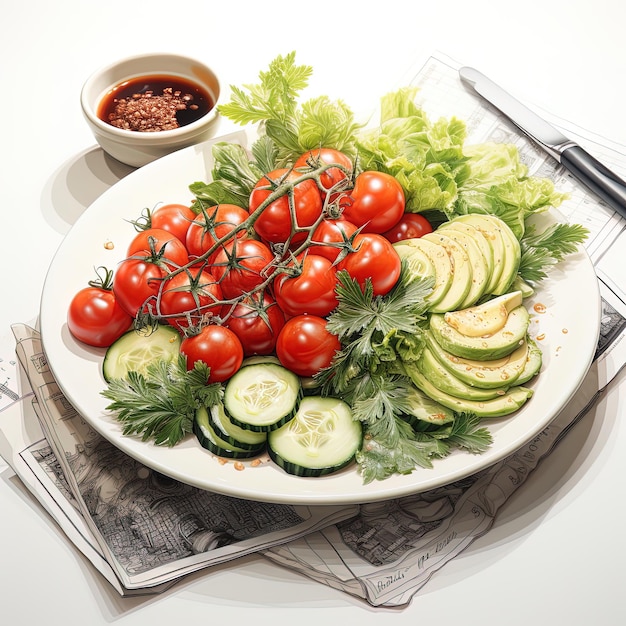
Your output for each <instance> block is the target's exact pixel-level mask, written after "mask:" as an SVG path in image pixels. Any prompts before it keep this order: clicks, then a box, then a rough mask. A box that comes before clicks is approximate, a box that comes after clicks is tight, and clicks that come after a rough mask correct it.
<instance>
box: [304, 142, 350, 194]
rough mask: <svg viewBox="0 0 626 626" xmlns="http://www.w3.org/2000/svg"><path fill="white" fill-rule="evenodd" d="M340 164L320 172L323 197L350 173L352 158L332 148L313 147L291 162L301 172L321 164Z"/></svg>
mask: <svg viewBox="0 0 626 626" xmlns="http://www.w3.org/2000/svg"><path fill="white" fill-rule="evenodd" d="M331 164H336V165H341V166H343V167H344V168H345V170H346V171H347V173H346V171H344V170H343V169H341V168H340V167H329V168H328V169H327V170H325V171H324V172H323V173H322V174H320V177H319V178H320V184H321V185H322V187H323V188H324V190H323V191H322V194H323V197H325V196H326V192H328V191H331V190H333V189H334V188H335V187H336V185H338V184H339V183H340V182H341V181H342V180H345V179H346V178H347V177H348V176H350V175H351V173H352V160H351V159H350V157H349V156H348V155H347V154H344V153H343V152H340V151H339V150H335V149H334V148H315V149H314V150H309V151H308V152H305V153H304V154H303V155H301V156H300V157H299V158H298V159H297V160H296V162H295V163H294V164H293V167H294V169H300V170H301V173H304V172H306V171H307V170H308V169H309V168H312V169H317V168H318V167H321V166H322V165H331Z"/></svg>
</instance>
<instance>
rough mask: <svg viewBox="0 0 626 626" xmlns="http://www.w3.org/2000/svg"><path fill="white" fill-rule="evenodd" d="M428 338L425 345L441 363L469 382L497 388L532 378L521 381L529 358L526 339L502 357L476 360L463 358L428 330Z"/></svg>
mask: <svg viewBox="0 0 626 626" xmlns="http://www.w3.org/2000/svg"><path fill="white" fill-rule="evenodd" d="M425 338H426V345H427V346H428V347H429V349H430V351H431V353H432V354H433V356H434V357H435V358H436V359H437V360H438V361H439V363H441V365H442V366H443V367H445V368H446V369H448V370H449V371H450V372H451V373H452V374H453V375H454V376H455V377H456V378H458V379H459V380H461V381H463V382H464V383H465V384H466V385H470V386H472V387H480V388H481V389H494V388H495V389H497V388H502V387H511V386H512V385H516V384H522V382H527V380H530V379H529V378H528V379H526V380H524V381H520V380H519V379H520V376H521V374H522V372H523V371H524V368H525V367H526V366H527V361H528V360H529V358H530V357H529V346H528V341H524V342H523V343H522V345H521V346H520V347H519V348H517V349H516V350H513V352H511V354H509V355H507V356H504V357H502V358H501V359H492V360H490V361H476V360H473V359H463V358H461V357H458V356H455V355H454V354H451V353H450V352H448V351H447V350H444V349H443V348H442V347H441V346H440V345H439V344H438V343H437V342H436V341H435V339H433V336H432V334H431V333H429V332H427V333H426V334H425Z"/></svg>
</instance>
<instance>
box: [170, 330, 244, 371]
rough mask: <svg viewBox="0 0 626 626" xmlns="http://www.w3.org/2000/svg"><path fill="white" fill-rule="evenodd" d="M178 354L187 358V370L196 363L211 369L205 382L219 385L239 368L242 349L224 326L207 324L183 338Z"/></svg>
mask: <svg viewBox="0 0 626 626" xmlns="http://www.w3.org/2000/svg"><path fill="white" fill-rule="evenodd" d="M180 352H181V354H184V355H185V356H186V357H187V369H188V370H191V369H193V367H194V364H195V363H196V362H197V361H202V362H203V363H206V364H207V365H208V366H209V367H210V368H211V373H210V375H209V379H208V381H207V382H209V383H221V382H224V381H225V380H227V379H229V378H230V377H231V376H232V375H233V374H234V373H235V372H237V370H238V369H239V368H240V367H241V362H242V361H243V347H242V345H241V341H239V339H238V338H237V335H235V333H234V332H233V331H232V330H229V329H228V328H225V327H224V326H217V325H216V324H209V325H208V326H204V327H203V328H202V329H201V330H200V332H199V333H197V334H195V335H189V336H188V337H185V338H184V339H183V340H182V342H181V344H180Z"/></svg>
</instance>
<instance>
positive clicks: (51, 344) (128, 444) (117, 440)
mask: <svg viewBox="0 0 626 626" xmlns="http://www.w3.org/2000/svg"><path fill="white" fill-rule="evenodd" d="M218 141H237V142H240V143H242V144H243V145H246V144H247V143H248V141H249V134H248V133H247V132H246V131H245V130H244V131H236V132H233V133H229V134H226V135H220V136H217V137H214V138H213V139H210V140H208V141H205V142H202V143H201V144H197V145H195V146H191V147H189V148H184V149H182V150H179V151H177V152H175V153H173V154H170V155H168V156H165V157H162V158H161V159H158V160H157V161H154V162H152V163H150V164H148V165H146V166H144V167H142V168H140V169H138V170H136V171H134V172H131V173H130V174H128V175H127V176H126V177H124V178H123V179H121V180H120V181H118V182H117V183H115V184H114V185H113V186H111V187H110V188H109V189H108V190H106V191H105V192H104V193H103V194H102V195H101V196H99V197H98V198H97V199H96V200H95V201H94V202H92V203H91V204H90V205H89V206H88V207H87V208H86V209H85V211H84V212H83V214H82V215H81V216H80V217H79V218H78V219H77V220H76V222H75V223H74V225H73V226H72V228H71V229H70V230H69V231H68V233H67V234H66V235H65V237H64V238H63V240H62V242H61V244H60V245H59V246H58V248H57V251H56V252H55V254H54V256H53V258H52V261H51V263H50V266H49V268H48V271H47V273H46V277H45V281H44V286H43V290H42V295H41V299H40V320H39V321H40V329H41V338H42V346H43V349H44V352H45V353H46V358H47V361H48V366H49V367H50V369H51V371H52V373H53V376H54V377H55V380H56V382H57V384H58V385H59V388H60V389H61V391H62V392H63V393H64V395H65V396H66V399H67V400H68V402H70V404H72V406H73V407H74V408H75V409H76V410H77V412H78V413H79V414H81V415H83V417H84V419H85V420H86V421H87V422H88V423H89V424H90V425H91V426H92V427H93V428H94V429H95V430H96V431H97V432H99V433H100V435H102V436H103V437H105V438H106V439H108V440H109V441H111V443H113V445H116V446H117V447H118V448H120V449H121V450H123V451H124V452H125V453H127V454H129V455H130V456H132V457H133V458H135V459H136V460H137V461H139V462H141V463H143V464H145V465H146V466H148V467H151V468H152V469H154V470H156V471H159V472H161V473H164V474H166V475H168V476H170V477H172V478H174V479H176V480H179V481H181V482H184V483H186V484H190V485H192V486H195V487H198V488H201V489H205V490H209V491H215V492H218V493H222V494H225V495H229V496H233V497H239V498H245V499H253V500H262V501H265V502H275V503H281V504H285V503H288V504H294V505H299V504H303V505H333V504H342V505H343V504H358V503H363V502H374V501H382V500H389V499H394V498H397V497H402V496H405V495H409V494H415V493H419V492H424V491H428V490H431V489H434V488H437V487H441V486H444V485H447V484H450V483H452V482H455V481H457V480H460V479H462V478H466V477H467V476H470V475H472V474H475V473H477V472H479V471H481V470H483V469H485V468H486V467H489V466H491V465H493V464H495V463H497V462H499V461H501V460H502V459H504V458H506V457H508V456H509V455H510V454H512V453H514V452H515V451H516V450H518V449H519V448H521V447H522V446H523V445H524V444H525V443H527V442H528V441H530V440H531V439H532V438H533V437H534V436H536V435H537V434H538V433H539V432H541V430H543V429H544V428H545V427H546V426H547V425H548V424H549V423H550V422H551V421H552V420H553V419H554V418H555V417H556V415H558V413H559V412H560V411H561V410H562V409H563V407H564V406H566V404H567V403H568V402H569V400H570V399H571V398H572V397H573V395H574V394H575V393H576V391H577V390H578V388H579V387H580V385H581V384H582V382H583V380H584V378H585V376H586V374H587V372H588V370H589V368H590V367H591V364H592V363H593V356H594V353H595V346H596V345H597V339H598V335H599V332H600V316H601V296H600V291H599V285H598V284H597V282H596V284H595V290H594V294H589V296H590V300H593V302H595V313H594V314H595V316H596V320H595V326H596V333H595V338H594V342H593V343H592V341H591V333H590V334H589V335H590V339H589V344H588V346H587V348H588V350H587V354H586V356H587V358H586V359H585V361H584V365H582V366H581V367H579V368H577V370H576V372H577V375H576V376H575V377H574V379H572V380H571V381H570V387H569V391H568V393H567V394H566V395H563V396H562V397H561V399H560V402H559V407H558V408H554V407H553V409H552V410H551V411H549V412H548V413H549V417H548V418H544V419H542V420H539V421H538V423H537V425H536V426H535V427H534V428H532V429H530V430H529V431H528V432H527V434H526V435H525V436H523V437H517V438H516V439H515V440H512V441H510V442H509V443H508V444H507V445H506V446H503V447H500V448H499V450H498V452H497V453H496V452H494V451H493V450H492V449H489V450H488V451H487V452H485V453H484V454H482V455H469V454H468V453H466V452H463V451H453V452H452V455H451V456H455V457H457V456H459V455H463V456H464V458H466V459H467V460H468V463H467V466H468V468H469V469H467V471H466V470H465V469H462V468H461V469H459V468H457V469H451V470H450V471H449V472H448V473H447V474H445V478H443V477H440V476H441V474H437V473H434V472H433V470H429V469H422V468H416V470H414V472H413V473H412V474H409V475H408V476H409V477H413V476H415V474H416V473H417V474H419V475H420V476H421V477H423V476H424V473H428V472H431V474H430V476H431V479H430V480H429V479H428V478H425V479H424V478H422V479H421V480H420V479H417V480H411V479H410V478H406V479H405V480H402V479H400V480H399V481H398V480H395V481H392V480H390V479H387V480H386V481H377V482H374V483H369V484H368V485H364V484H362V487H363V490H362V492H361V493H359V492H358V491H357V492H354V491H352V492H350V493H332V492H331V493H328V492H322V491H320V492H318V488H316V489H315V490H313V491H309V490H307V489H305V485H306V484H312V483H311V482H310V481H315V484H317V485H319V486H321V485H324V484H326V485H328V484H329V483H330V484H332V485H335V484H336V483H337V479H338V478H339V479H340V478H341V477H342V476H344V475H345V474H346V473H347V472H353V473H355V474H356V473H357V472H356V469H355V467H354V465H352V466H350V468H346V469H345V470H342V471H340V472H338V473H337V474H332V475H330V476H327V477H320V478H312V479H304V478H302V477H289V476H287V480H286V481H285V480H283V482H286V483H287V484H290V483H291V482H293V481H294V480H297V481H298V482H297V483H296V484H299V485H301V487H302V490H303V491H302V492H294V491H290V492H289V493H284V492H280V491H276V490H275V489H274V490H273V489H271V488H270V487H269V486H268V487H267V488H266V490H265V491H264V492H263V493H258V492H257V491H254V492H252V491H251V490H250V488H246V487H241V486H239V483H237V484H235V485H233V484H232V483H228V481H224V480H223V478H220V477H218V478H220V479H219V480H217V479H211V480H206V479H201V478H200V477H199V476H196V477H195V478H194V476H191V475H189V472H188V471H182V470H181V468H180V467H179V466H178V462H177V463H176V464H174V456H173V455H172V458H171V463H170V464H169V465H170V466H169V467H168V466H167V464H166V465H164V464H162V463H161V462H159V461H158V459H157V460H155V458H154V451H155V449H158V448H157V446H154V445H153V444H151V443H150V442H137V441H136V439H137V438H134V437H127V436H124V435H118V436H117V437H116V436H113V433H112V431H110V430H109V428H110V427H111V424H107V423H106V422H107V420H105V416H103V415H97V416H93V415H90V414H86V413H87V412H86V411H82V410H81V402H76V400H75V397H74V395H75V390H74V388H73V386H72V385H68V384H67V380H66V376H65V374H64V373H63V371H62V370H63V366H62V363H61V362H60V359H61V356H62V353H63V349H61V351H59V344H58V343H57V344H55V341H54V338H55V335H54V333H55V331H56V332H57V333H58V335H59V337H60V338H61V341H62V345H63V346H65V348H64V349H65V350H66V351H68V352H71V348H72V347H74V348H75V347H76V346H68V345H67V342H68V341H69V342H71V341H73V340H72V338H71V336H69V332H68V331H67V329H66V328H65V329H64V328H63V327H62V328H58V325H57V326H56V327H55V326H54V325H53V326H52V327H50V326H49V325H48V320H49V319H50V318H49V317H48V314H49V312H50V307H49V305H48V298H49V297H50V295H49V294H50V291H51V290H54V284H55V283H54V281H55V278H56V277H55V271H56V270H57V265H58V264H59V263H60V259H62V255H63V254H64V253H65V251H66V249H67V246H68V245H70V244H69V243H68V242H70V243H71V242H72V240H73V237H75V236H76V233H77V232H80V230H81V228H83V224H89V223H90V221H91V220H92V219H95V218H94V216H95V215H97V213H98V211H101V210H102V209H101V207H106V205H107V202H108V201H109V199H110V198H114V197H115V196H116V195H118V194H120V193H122V192H123V191H125V189H126V188H127V187H128V188H130V189H132V188H133V187H134V186H135V181H142V180H143V179H144V178H146V177H149V176H150V174H151V173H152V172H153V171H154V172H157V171H159V170H161V169H163V168H167V167H168V166H169V165H174V166H175V165H176V163H177V162H180V163H184V162H185V161H186V160H191V161H192V162H194V163H195V164H197V160H198V159H200V160H204V168H205V170H207V172H208V171H209V169H208V168H209V167H210V163H211V157H210V154H209V153H210V148H211V146H212V145H213V144H214V143H216V142H218ZM174 169H175V168H174ZM191 182H193V181H192V180H188V181H187V183H186V184H187V185H188V184H190V183H191ZM183 188H184V185H183ZM172 201H175V200H172ZM549 213H550V215H551V216H555V217H556V216H558V215H559V212H558V211H557V210H554V209H551V210H550V212H549ZM128 228H129V231H130V230H131V226H130V225H128ZM120 260H121V259H120ZM568 264H569V265H572V264H573V265H575V266H576V267H577V268H578V269H579V270H580V268H581V267H582V268H585V270H586V271H588V272H590V273H591V274H593V276H594V277H595V270H594V268H593V263H592V261H591V259H590V257H589V255H588V254H587V252H586V250H584V249H582V247H581V249H580V250H579V251H578V252H576V253H574V254H572V255H569V257H568V259H566V260H565V261H563V262H562V263H561V264H560V265H562V268H561V271H566V269H563V268H566V266H567V265H568ZM550 280H551V278H550V276H549V277H548V278H547V279H546V282H545V283H544V285H546V284H549V283H550ZM539 293H540V294H541V293H543V290H540V291H539ZM591 295H593V298H591ZM59 306H60V305H59ZM586 306H587V310H589V311H592V310H593V309H594V306H592V303H591V302H587V305H586ZM59 315H60V313H59V312H58V311H57V313H56V318H57V321H58V318H59ZM52 317H53V318H54V317H55V316H54V315H53V316H52ZM63 335H64V337H63ZM74 343H77V342H74ZM78 347H79V348H80V350H81V352H84V353H86V354H89V355H91V359H92V360H93V359H96V360H97V359H98V358H101V357H102V356H103V354H104V352H103V349H89V348H88V347H85V346H83V345H81V346H78ZM539 380H541V378H540V379H539ZM530 386H531V387H532V385H530ZM532 400H533V399H532V398H531V400H530V402H531V403H532ZM530 406H532V405H530ZM82 408H85V407H82ZM523 410H524V409H522V411H523ZM507 419H515V414H514V415H513V416H509V417H507V418H502V420H507ZM108 421H113V420H108ZM486 424H487V425H489V422H488V421H486ZM105 426H106V427H105ZM115 426H116V427H117V429H118V430H119V424H118V423H116V424H115ZM193 443H194V442H193V440H192V439H191V437H188V438H187V439H186V440H185V441H183V442H181V443H180V444H178V445H177V446H176V449H177V450H178V451H179V452H182V451H183V450H185V449H186V448H187V447H189V446H190V445H191V444H193ZM197 445H198V447H199V444H197ZM141 446H144V447H143V448H142V447H141ZM160 450H162V448H160ZM150 451H152V454H151V453H150ZM168 452H174V449H168ZM204 452H206V453H207V455H211V453H209V452H208V451H206V450H205V451H204ZM160 454H161V452H159V454H158V455H157V457H158V456H160ZM211 456H213V458H215V457H214V455H211ZM450 458H451V457H445V458H443V459H440V460H436V461H435V464H436V466H441V464H442V463H445V462H446V461H447V460H448V459H450ZM469 461H471V462H469ZM449 464H450V465H451V466H452V467H454V464H453V463H449ZM172 465H174V467H172ZM269 467H271V463H267V464H266V467H264V468H263V469H264V470H266V469H268V468H269ZM247 469H250V470H251V471H257V470H260V469H261V468H259V467H255V468H247ZM272 469H274V470H275V471H276V472H283V470H281V469H280V468H278V467H277V466H274V467H272ZM426 476H428V474H426ZM283 478H284V477H283ZM388 481H389V482H388ZM361 482H362V479H361ZM398 482H399V484H398V485H396V483H398ZM385 484H387V485H388V488H385V487H384V485H385ZM381 485H383V487H380V486H381ZM375 487H379V488H375Z"/></svg>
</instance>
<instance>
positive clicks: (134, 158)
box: [80, 53, 220, 167]
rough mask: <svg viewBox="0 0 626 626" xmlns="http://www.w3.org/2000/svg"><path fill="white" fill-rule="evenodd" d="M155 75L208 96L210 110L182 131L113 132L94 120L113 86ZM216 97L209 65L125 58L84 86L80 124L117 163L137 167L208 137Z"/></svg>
mask: <svg viewBox="0 0 626 626" xmlns="http://www.w3.org/2000/svg"><path fill="white" fill-rule="evenodd" d="M156 75H169V76H177V77H180V78H182V79H187V81H190V82H193V83H196V84H197V85H198V86H199V87H200V88H203V89H204V91H206V92H208V94H209V96H210V98H211V100H212V102H213V105H214V106H213V107H212V108H211V109H210V110H209V111H208V112H207V113H206V114H204V115H203V116H202V117H200V118H199V119H197V120H196V121H193V122H191V123H189V124H187V125H185V126H180V127H178V128H174V129H171V130H159V131H156V132H142V131H137V130H127V129H123V128H118V127H116V126H113V125H112V124H110V123H108V122H105V121H103V120H102V119H100V117H98V109H99V105H100V103H101V101H102V99H103V98H105V97H106V95H107V94H108V93H110V92H111V90H112V89H113V88H114V87H116V86H117V85H119V84H120V83H123V82H124V81H127V80H131V79H134V78H137V77H139V76H156ZM219 96H220V83H219V80H218V78H217V76H216V75H215V73H214V71H213V70H212V69H211V68H210V67H209V66H207V65H205V64H204V63H202V62H200V61H198V60H196V59H192V58H189V57H186V56H182V55H178V54H168V53H155V54H142V55H138V56H133V57H128V58H126V59H122V60H120V61H117V62H116V63H112V64H111V65H108V66H106V67H103V68H101V69H99V70H97V71H96V72H94V73H93V74H92V75H91V76H90V77H89V78H88V79H87V81H86V82H85V84H84V85H83V88H82V90H81V94H80V103H81V107H82V110H83V114H84V116H85V119H86V120H87V123H88V124H89V127H90V128H91V130H92V132H93V134H94V136H95V138H96V141H97V142H98V143H99V144H100V146H101V147H102V149H103V150H104V151H105V152H107V153H108V154H109V155H111V156H112V157H114V158H115V159H117V160H118V161H121V162H122V163H126V164H127V165H131V166H133V167H141V166H142V165H145V164H146V163H150V162H151V161H154V160H156V159H158V158H160V157H162V156H165V155H166V154H169V153H170V152H174V151H175V150H179V149H181V148H186V147H187V146H190V145H193V144H196V143H200V142H202V141H205V140H206V139H209V138H210V137H211V136H213V135H214V134H215V130H216V126H217V121H218V112H217V102H218V99H219Z"/></svg>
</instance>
